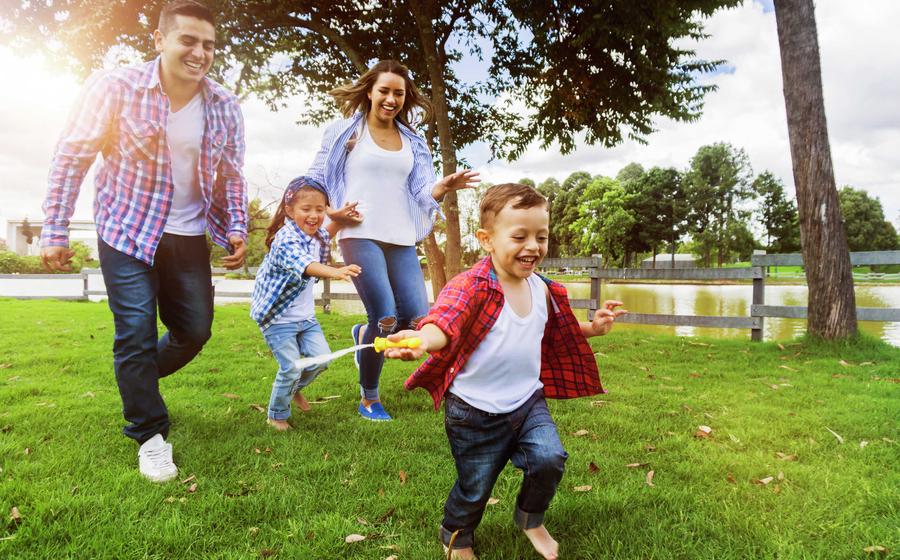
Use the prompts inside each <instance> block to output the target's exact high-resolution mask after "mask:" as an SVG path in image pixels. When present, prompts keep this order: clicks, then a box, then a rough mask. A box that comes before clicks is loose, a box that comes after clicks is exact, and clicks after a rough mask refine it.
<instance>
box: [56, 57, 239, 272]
mask: <svg viewBox="0 0 900 560" xmlns="http://www.w3.org/2000/svg"><path fill="white" fill-rule="evenodd" d="M202 95H203V99H204V104H203V106H204V117H205V118H204V131H203V140H202V144H201V148H200V162H199V169H198V179H199V184H200V191H201V193H202V196H203V203H204V205H205V210H206V223H207V230H208V231H209V234H210V236H211V237H212V239H213V241H214V242H216V243H217V244H218V245H221V246H222V247H224V248H226V249H230V244H229V242H228V237H230V236H232V235H238V236H240V237H244V238H246V235H247V187H246V181H245V180H244V176H243V172H242V168H243V165H244V120H243V116H242V115H241V108H240V105H238V102H237V98H236V97H235V96H234V95H233V94H231V93H229V92H228V91H226V90H225V89H224V88H223V87H222V86H220V85H218V84H217V83H215V82H213V81H212V80H210V79H208V78H204V79H203V82H202ZM168 114H169V101H168V97H167V96H166V95H165V94H164V93H163V90H162V85H161V84H160V81H159V59H158V58H157V59H156V60H153V61H152V62H146V63H143V64H140V65H136V66H128V67H122V68H117V69H114V70H106V71H100V72H97V73H95V74H94V75H93V76H92V77H91V78H90V79H89V80H88V82H87V85H86V86H85V88H84V90H83V91H82V93H81V96H80V97H79V99H78V101H77V103H76V104H75V107H74V109H73V111H72V114H71V115H70V116H69V120H68V122H67V124H66V126H65V128H64V129H63V132H62V134H61V135H60V139H59V142H58V143H57V145H56V152H55V154H54V156H53V162H52V163H51V165H50V177H49V179H48V188H47V198H46V200H45V201H44V205H43V209H44V225H43V228H42V229H41V245H42V246H44V247H47V246H54V245H55V246H67V245H68V243H69V232H68V227H69V219H70V218H71V217H72V213H73V212H74V210H75V201H76V199H77V198H78V192H79V190H80V189H81V183H82V181H83V180H84V176H85V174H86V173H87V170H88V168H90V166H91V164H92V163H93V162H94V160H95V159H96V157H97V154H98V153H102V154H103V164H102V165H100V166H99V168H98V169H97V171H96V174H95V181H94V182H95V187H96V196H95V199H94V221H95V223H96V224H97V234H98V235H99V236H100V238H101V239H103V241H105V242H106V243H107V244H109V245H110V246H111V247H113V248H115V249H116V250H118V251H121V252H122V253H125V254H126V255H130V256H132V257H135V258H137V259H140V260H142V261H144V262H146V263H148V264H153V256H154V254H155V253H156V248H157V246H158V245H159V241H160V239H161V238H162V234H163V228H164V227H165V225H166V220H167V218H168V215H169V209H170V208H171V206H172V198H173V192H174V183H173V181H172V164H171V163H172V162H171V154H170V153H169V145H168V141H167V138H166V118H167V116H168Z"/></svg>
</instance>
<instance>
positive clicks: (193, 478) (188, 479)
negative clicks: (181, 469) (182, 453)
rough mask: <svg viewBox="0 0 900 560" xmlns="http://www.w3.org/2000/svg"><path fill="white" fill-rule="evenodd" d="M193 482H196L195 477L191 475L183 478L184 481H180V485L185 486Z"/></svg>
mask: <svg viewBox="0 0 900 560" xmlns="http://www.w3.org/2000/svg"><path fill="white" fill-rule="evenodd" d="M193 480H197V477H196V476H194V475H191V476H189V477H187V478H185V479H184V480H182V481H181V483H182V484H187V483H188V482H191V481H193Z"/></svg>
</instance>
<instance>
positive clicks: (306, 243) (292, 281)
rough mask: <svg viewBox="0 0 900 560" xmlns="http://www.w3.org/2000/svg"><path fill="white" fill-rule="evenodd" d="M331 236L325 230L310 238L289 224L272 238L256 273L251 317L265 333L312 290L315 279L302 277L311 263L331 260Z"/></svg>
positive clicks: (295, 226)
mask: <svg viewBox="0 0 900 560" xmlns="http://www.w3.org/2000/svg"><path fill="white" fill-rule="evenodd" d="M330 240H331V239H330V236H329V235H328V232H327V231H325V229H324V228H319V231H317V232H316V235H314V236H310V235H307V234H306V233H304V232H303V230H301V229H300V228H299V227H298V226H297V224H295V223H294V222H293V221H291V220H285V224H284V226H283V227H282V228H281V229H280V230H278V233H276V234H275V239H273V240H272V247H271V248H270V249H269V253H268V254H267V255H266V257H265V258H264V259H263V262H262V265H260V267H259V271H258V272H257V273H256V283H255V284H254V285H253V296H252V298H251V300H250V317H252V318H253V320H254V321H256V322H257V323H259V326H260V328H262V329H265V328H266V327H268V326H269V325H270V324H271V323H272V321H274V320H275V319H277V318H278V317H280V316H281V314H282V313H284V312H285V310H287V308H288V307H290V306H291V304H292V303H294V300H295V299H297V296H298V295H300V292H302V291H303V290H305V289H310V290H311V289H312V288H313V284H314V283H315V281H316V278H315V277H314V276H309V275H308V274H304V271H305V270H306V267H308V266H309V265H310V264H312V263H314V262H319V263H322V264H327V263H328V259H329V258H330V256H331V249H330Z"/></svg>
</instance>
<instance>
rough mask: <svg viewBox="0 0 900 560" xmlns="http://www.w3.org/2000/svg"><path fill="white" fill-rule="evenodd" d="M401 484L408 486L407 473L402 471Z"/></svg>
mask: <svg viewBox="0 0 900 560" xmlns="http://www.w3.org/2000/svg"><path fill="white" fill-rule="evenodd" d="M400 484H401V485H403V484H406V471H400Z"/></svg>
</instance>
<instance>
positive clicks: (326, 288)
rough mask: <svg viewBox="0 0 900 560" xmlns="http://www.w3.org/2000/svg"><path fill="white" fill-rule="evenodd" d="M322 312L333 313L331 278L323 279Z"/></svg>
mask: <svg viewBox="0 0 900 560" xmlns="http://www.w3.org/2000/svg"><path fill="white" fill-rule="evenodd" d="M322 311H324V312H325V313H331V278H323V279H322Z"/></svg>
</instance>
